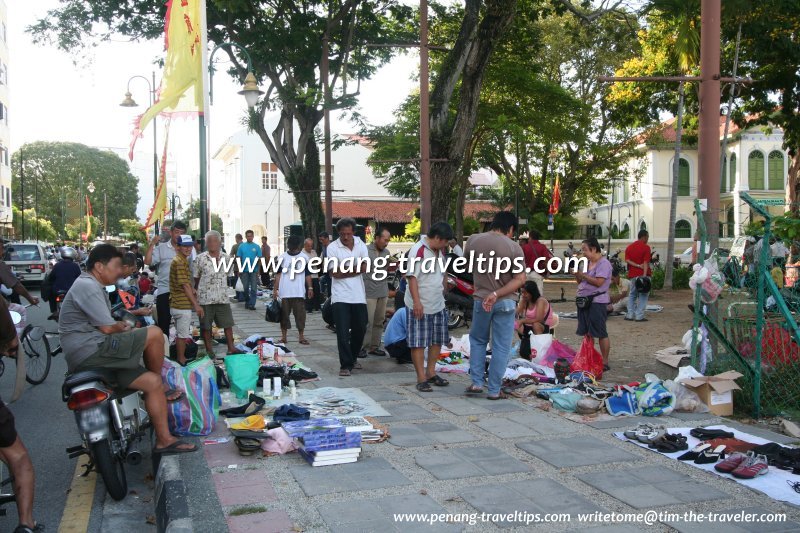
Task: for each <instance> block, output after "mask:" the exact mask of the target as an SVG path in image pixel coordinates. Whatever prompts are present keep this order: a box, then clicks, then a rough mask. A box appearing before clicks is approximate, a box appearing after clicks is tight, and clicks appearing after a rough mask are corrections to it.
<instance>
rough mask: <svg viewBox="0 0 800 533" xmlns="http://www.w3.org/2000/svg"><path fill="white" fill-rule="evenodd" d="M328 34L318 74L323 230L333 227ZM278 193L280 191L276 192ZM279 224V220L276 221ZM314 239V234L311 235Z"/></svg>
mask: <svg viewBox="0 0 800 533" xmlns="http://www.w3.org/2000/svg"><path fill="white" fill-rule="evenodd" d="M328 41H329V36H328V30H327V29H326V30H325V35H323V36H322V62H321V63H320V71H321V72H320V75H321V77H322V118H323V133H324V136H325V139H324V142H325V231H328V232H329V231H331V230H332V229H333V195H332V193H331V118H330V111H329V110H328V102H329V93H330V80H329V79H328V77H329V72H328V71H329V70H330V66H329V59H328V55H329V54H330V50H329V46H330V44H329V42H328ZM278 195H280V193H278ZM278 206H280V196H279V198H278ZM278 218H279V220H280V207H279V208H278ZM278 226H280V222H278ZM280 231H281V229H280V227H279V228H278V238H279V239H280ZM311 238H312V239H315V240H316V235H312V236H311Z"/></svg>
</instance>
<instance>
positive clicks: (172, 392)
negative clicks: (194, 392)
mask: <svg viewBox="0 0 800 533" xmlns="http://www.w3.org/2000/svg"><path fill="white" fill-rule="evenodd" d="M175 394H177V396H175V397H174V398H170V396H174V395H175ZM164 396H166V397H167V403H175V402H179V401H181V400H182V399H183V398H184V397H185V396H186V393H185V392H183V391H182V390H180V389H169V390H168V391H167V392H165V393H164Z"/></svg>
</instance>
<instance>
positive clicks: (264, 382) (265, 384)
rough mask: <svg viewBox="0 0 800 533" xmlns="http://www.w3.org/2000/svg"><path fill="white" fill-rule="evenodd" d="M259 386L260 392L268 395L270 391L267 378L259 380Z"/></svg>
mask: <svg viewBox="0 0 800 533" xmlns="http://www.w3.org/2000/svg"><path fill="white" fill-rule="evenodd" d="M261 388H262V389H263V390H262V392H261V394H263V395H264V397H265V398H267V397H269V396H270V393H271V389H270V381H269V378H264V379H262V380H261Z"/></svg>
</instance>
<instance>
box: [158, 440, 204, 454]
mask: <svg viewBox="0 0 800 533" xmlns="http://www.w3.org/2000/svg"><path fill="white" fill-rule="evenodd" d="M198 449H199V448H198V447H197V445H196V444H190V443H188V442H186V441H183V440H176V441H175V442H173V443H172V444H170V445H169V446H165V447H163V448H153V453H157V454H160V455H175V454H178V453H191V452H196V451H197V450H198Z"/></svg>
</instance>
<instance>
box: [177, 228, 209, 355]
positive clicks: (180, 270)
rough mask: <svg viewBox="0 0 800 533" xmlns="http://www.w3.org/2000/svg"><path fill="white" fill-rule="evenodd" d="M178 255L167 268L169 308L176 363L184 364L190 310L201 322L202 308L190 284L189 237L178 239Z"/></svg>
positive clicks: (192, 247) (182, 236) (183, 236)
mask: <svg viewBox="0 0 800 533" xmlns="http://www.w3.org/2000/svg"><path fill="white" fill-rule="evenodd" d="M177 244H178V253H177V254H176V255H175V258H174V259H173V260H172V263H171V264H170V267H169V307H170V309H169V310H170V313H171V314H172V316H173V317H174V318H175V355H176V357H177V359H178V362H179V363H180V364H182V365H185V364H186V339H190V338H191V337H192V332H191V324H192V309H194V311H195V312H196V313H197V316H198V317H199V318H200V319H201V320H202V318H203V314H204V313H203V308H202V307H201V306H200V304H199V303H197V294H196V293H195V290H194V285H193V284H192V277H191V269H190V268H189V257H190V256H191V255H192V250H193V249H194V238H193V237H192V236H191V235H181V236H179V237H178V242H177Z"/></svg>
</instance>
